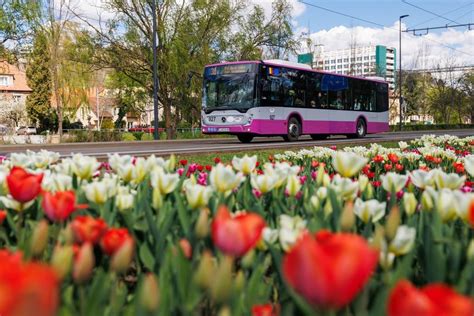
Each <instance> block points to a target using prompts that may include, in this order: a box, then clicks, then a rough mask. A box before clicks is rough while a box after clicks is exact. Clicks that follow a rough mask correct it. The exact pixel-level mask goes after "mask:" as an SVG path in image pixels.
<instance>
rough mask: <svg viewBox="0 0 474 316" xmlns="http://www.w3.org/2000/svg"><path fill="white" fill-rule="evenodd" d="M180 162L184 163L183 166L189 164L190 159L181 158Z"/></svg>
mask: <svg viewBox="0 0 474 316" xmlns="http://www.w3.org/2000/svg"><path fill="white" fill-rule="evenodd" d="M179 164H180V165H182V166H186V165H187V164H188V161H187V160H186V159H181V160H180V161H179Z"/></svg>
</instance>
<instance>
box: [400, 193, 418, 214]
mask: <svg viewBox="0 0 474 316" xmlns="http://www.w3.org/2000/svg"><path fill="white" fill-rule="evenodd" d="M417 204H418V201H417V200H416V197H415V195H414V194H413V193H409V192H405V194H404V195H403V207H404V209H405V213H406V214H407V215H408V216H410V215H413V214H414V213H415V211H416V206H417Z"/></svg>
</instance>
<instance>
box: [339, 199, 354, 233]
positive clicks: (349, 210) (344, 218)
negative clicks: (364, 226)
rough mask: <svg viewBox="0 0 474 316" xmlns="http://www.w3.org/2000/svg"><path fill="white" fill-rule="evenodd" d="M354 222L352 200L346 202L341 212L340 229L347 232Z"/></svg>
mask: <svg viewBox="0 0 474 316" xmlns="http://www.w3.org/2000/svg"><path fill="white" fill-rule="evenodd" d="M354 224H355V214H354V205H353V203H352V202H347V203H346V205H345V206H344V209H343V211H342V214H341V230H342V231H344V232H349V231H351V230H352V228H353V227H354Z"/></svg>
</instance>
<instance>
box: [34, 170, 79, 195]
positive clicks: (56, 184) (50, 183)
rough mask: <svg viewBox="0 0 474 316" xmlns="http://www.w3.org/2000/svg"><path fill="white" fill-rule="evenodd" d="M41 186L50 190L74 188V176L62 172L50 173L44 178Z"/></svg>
mask: <svg viewBox="0 0 474 316" xmlns="http://www.w3.org/2000/svg"><path fill="white" fill-rule="evenodd" d="M41 186H42V187H43V189H44V190H45V191H50V192H56V191H68V190H72V177H71V176H69V175H67V174H61V173H52V174H48V175H45V177H44V178H43V182H42V183H41Z"/></svg>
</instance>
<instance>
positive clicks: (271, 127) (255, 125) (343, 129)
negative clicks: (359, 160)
mask: <svg viewBox="0 0 474 316" xmlns="http://www.w3.org/2000/svg"><path fill="white" fill-rule="evenodd" d="M286 124H287V121H286V120H253V121H252V123H251V124H250V125H246V126H242V125H230V126H229V125H227V126H226V125H220V126H203V127H202V131H203V132H204V133H226V132H227V133H249V132H250V133H254V134H261V135H283V134H286V132H287V126H286ZM367 125H368V126H367V133H380V132H386V131H388V130H389V127H388V123H386V122H369V123H368V124H367ZM355 131H356V122H347V121H346V122H344V121H304V122H303V134H318V133H321V134H350V133H355Z"/></svg>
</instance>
